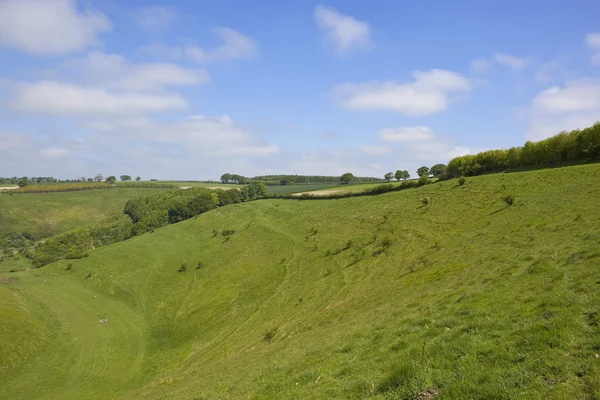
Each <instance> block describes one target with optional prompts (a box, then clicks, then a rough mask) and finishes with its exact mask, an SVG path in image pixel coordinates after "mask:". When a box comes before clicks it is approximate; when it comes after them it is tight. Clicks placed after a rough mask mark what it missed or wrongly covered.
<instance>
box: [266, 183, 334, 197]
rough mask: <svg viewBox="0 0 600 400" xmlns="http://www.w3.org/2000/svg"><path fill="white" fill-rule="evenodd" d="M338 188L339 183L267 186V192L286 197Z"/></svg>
mask: <svg viewBox="0 0 600 400" xmlns="http://www.w3.org/2000/svg"><path fill="white" fill-rule="evenodd" d="M338 186H340V184H339V183H296V184H293V185H283V186H267V192H268V193H271V194H278V195H286V194H292V193H300V192H309V191H313V190H324V189H331V188H335V189H337V188H338Z"/></svg>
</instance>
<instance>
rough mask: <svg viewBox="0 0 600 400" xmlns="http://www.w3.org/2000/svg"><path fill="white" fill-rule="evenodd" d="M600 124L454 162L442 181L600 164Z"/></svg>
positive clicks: (468, 156)
mask: <svg viewBox="0 0 600 400" xmlns="http://www.w3.org/2000/svg"><path fill="white" fill-rule="evenodd" d="M599 157H600V122H596V123H595V124H594V125H593V126H591V127H589V128H585V129H583V130H580V129H575V130H572V131H570V132H566V131H563V132H561V133H559V134H558V135H555V136H552V137H550V138H548V139H544V140H540V141H538V142H531V141H528V142H526V143H525V145H524V146H520V147H512V148H510V149H508V150H488V151H483V152H481V153H477V154H475V155H467V156H461V157H456V158H453V159H452V160H450V162H449V163H448V167H447V168H446V171H445V172H444V173H442V175H441V176H440V178H441V179H450V178H456V177H459V176H473V175H480V174H487V173H492V172H502V171H506V170H509V169H514V168H524V167H551V166H557V165H561V164H568V163H574V162H590V161H598V158H599Z"/></svg>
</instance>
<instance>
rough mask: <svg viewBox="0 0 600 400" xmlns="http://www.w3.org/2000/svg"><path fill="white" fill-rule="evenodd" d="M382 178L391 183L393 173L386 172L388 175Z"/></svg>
mask: <svg viewBox="0 0 600 400" xmlns="http://www.w3.org/2000/svg"><path fill="white" fill-rule="evenodd" d="M383 177H384V178H385V180H386V181H388V182H389V181H391V180H392V178H394V173H393V172H388V173H387V174H385V175H384V176H383Z"/></svg>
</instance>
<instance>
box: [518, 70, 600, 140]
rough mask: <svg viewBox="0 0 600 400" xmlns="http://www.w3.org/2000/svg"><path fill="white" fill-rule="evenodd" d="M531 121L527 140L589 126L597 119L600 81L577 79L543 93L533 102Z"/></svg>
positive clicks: (599, 105) (599, 114)
mask: <svg viewBox="0 0 600 400" xmlns="http://www.w3.org/2000/svg"><path fill="white" fill-rule="evenodd" d="M530 118H531V121H530V125H531V126H530V129H529V130H528V131H527V132H526V135H525V136H526V138H527V140H540V139H544V138H547V137H550V136H553V135H556V134H558V133H559V132H561V131H563V130H572V129H581V128H586V127H588V126H591V125H592V124H594V123H595V122H596V121H599V120H600V79H592V78H580V79H576V80H572V81H568V82H566V84H565V85H564V86H552V87H550V88H548V89H546V90H543V91H542V92H540V93H539V94H538V95H537V96H536V97H535V98H534V99H533V101H532V107H531V111H530Z"/></svg>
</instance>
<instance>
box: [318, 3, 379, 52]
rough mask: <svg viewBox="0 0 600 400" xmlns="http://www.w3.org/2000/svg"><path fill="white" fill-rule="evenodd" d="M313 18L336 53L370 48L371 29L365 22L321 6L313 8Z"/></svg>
mask: <svg viewBox="0 0 600 400" xmlns="http://www.w3.org/2000/svg"><path fill="white" fill-rule="evenodd" d="M314 17H315V22H316V24H317V26H318V27H319V28H320V29H321V30H323V32H324V33H325V35H326V37H327V40H328V41H330V42H331V43H332V44H333V46H334V48H335V50H336V51H337V52H338V53H340V54H344V53H347V52H348V51H350V50H353V49H358V48H363V49H364V48H369V47H371V29H370V27H369V25H368V24H367V23H366V22H363V21H359V20H357V19H356V18H354V17H351V16H349V15H344V14H341V13H340V12H338V11H336V10H335V9H333V8H329V7H326V6H324V5H322V4H319V5H318V6H317V7H316V8H315V13H314Z"/></svg>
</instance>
